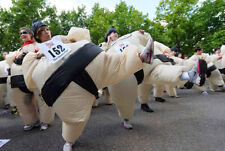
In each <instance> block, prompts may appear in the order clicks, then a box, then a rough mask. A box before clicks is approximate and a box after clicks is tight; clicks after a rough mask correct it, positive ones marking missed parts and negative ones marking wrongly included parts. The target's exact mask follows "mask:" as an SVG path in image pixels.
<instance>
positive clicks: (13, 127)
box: [0, 89, 225, 151]
mask: <svg viewBox="0 0 225 151" xmlns="http://www.w3.org/2000/svg"><path fill="white" fill-rule="evenodd" d="M178 95H179V96H180V98H169V97H167V96H166V95H165V98H166V100H167V101H166V102H165V103H158V102H155V101H153V99H152V100H150V102H149V104H150V105H151V107H152V108H153V109H154V111H155V112H154V113H146V112H143V111H141V110H140V104H139V103H138V102H137V103H136V106H135V113H134V116H133V118H132V119H131V121H130V122H131V123H132V124H133V127H134V129H133V130H125V129H124V128H123V127H122V125H121V119H120V118H119V116H118V113H117V110H116V108H115V106H114V105H111V106H108V105H105V103H104V101H103V98H100V105H99V107H98V108H94V109H93V111H92V114H91V117H90V119H89V122H88V124H87V126H86V128H85V130H84V132H83V134H82V135H81V137H80V138H79V139H78V140H77V142H76V143H75V144H74V145H73V151H225V93H224V92H209V95H207V96H203V95H201V94H200V93H199V92H198V91H197V90H195V89H192V90H178ZM0 139H11V140H10V142H8V143H7V144H6V145H4V146H3V147H2V148H0V151H62V147H63V144H64V141H63V139H62V137H61V121H60V119H58V118H57V117H56V119H55V121H54V122H53V123H52V125H51V127H50V128H49V129H48V130H46V131H39V129H34V130H32V131H29V132H24V131H23V122H22V120H21V118H20V117H19V116H13V115H1V116H0Z"/></svg>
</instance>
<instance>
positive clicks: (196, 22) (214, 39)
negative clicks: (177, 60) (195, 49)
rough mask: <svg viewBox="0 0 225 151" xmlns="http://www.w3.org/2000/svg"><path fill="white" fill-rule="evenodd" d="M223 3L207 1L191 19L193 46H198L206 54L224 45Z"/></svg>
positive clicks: (224, 2) (214, 0)
mask: <svg viewBox="0 0 225 151" xmlns="http://www.w3.org/2000/svg"><path fill="white" fill-rule="evenodd" d="M224 8H225V1H224V0H207V1H205V2H204V3H203V5H202V7H198V8H197V9H196V10H195V13H194V15H193V16H192V17H191V20H190V24H191V23H192V27H191V30H192V35H193V45H194V46H195V45H200V46H201V47H202V48H203V49H204V50H205V51H206V52H212V49H213V48H219V47H221V45H222V44H224V43H225V12H224Z"/></svg>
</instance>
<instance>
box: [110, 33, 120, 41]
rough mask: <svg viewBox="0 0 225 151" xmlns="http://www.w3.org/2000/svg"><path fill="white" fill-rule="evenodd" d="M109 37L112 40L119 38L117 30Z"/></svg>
mask: <svg viewBox="0 0 225 151" xmlns="http://www.w3.org/2000/svg"><path fill="white" fill-rule="evenodd" d="M108 38H109V39H110V40H111V41H116V40H117V39H118V34H117V33H116V32H112V33H111V34H110V35H109V36H108Z"/></svg>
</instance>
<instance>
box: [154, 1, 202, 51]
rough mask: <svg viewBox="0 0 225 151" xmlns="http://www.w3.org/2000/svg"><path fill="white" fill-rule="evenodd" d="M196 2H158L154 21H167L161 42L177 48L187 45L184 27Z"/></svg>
mask: <svg viewBox="0 0 225 151" xmlns="http://www.w3.org/2000/svg"><path fill="white" fill-rule="evenodd" d="M197 2H198V0H188V1H186V0H162V1H161V2H160V4H159V7H158V8H157V11H156V16H157V17H156V19H155V21H156V22H165V23H167V25H166V26H165V30H164V32H165V33H166V35H167V36H165V39H164V40H163V39H161V40H163V41H161V42H162V43H164V44H166V45H168V46H170V47H171V46H174V45H176V46H177V47H178V48H179V49H181V48H183V47H184V46H186V45H187V43H186V41H185V37H186V34H188V33H186V30H185V27H186V25H187V23H188V22H189V19H190V16H191V14H192V10H193V8H195V6H196V4H197ZM159 27H160V26H159ZM160 28H161V27H160ZM186 51H187V50H186Z"/></svg>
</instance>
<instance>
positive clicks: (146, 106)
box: [141, 103, 154, 112]
mask: <svg viewBox="0 0 225 151" xmlns="http://www.w3.org/2000/svg"><path fill="white" fill-rule="evenodd" d="M141 109H142V110H143V111H145V112H154V111H153V110H152V109H151V108H150V107H149V106H148V104H146V103H144V104H141Z"/></svg>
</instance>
